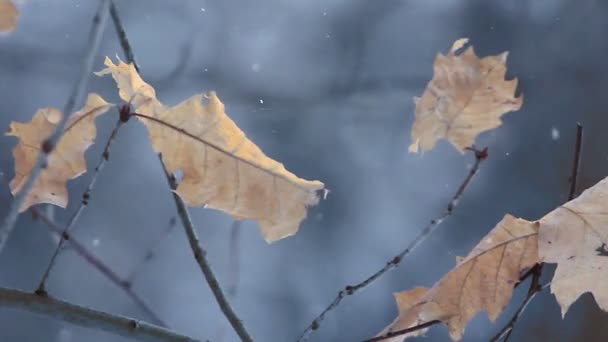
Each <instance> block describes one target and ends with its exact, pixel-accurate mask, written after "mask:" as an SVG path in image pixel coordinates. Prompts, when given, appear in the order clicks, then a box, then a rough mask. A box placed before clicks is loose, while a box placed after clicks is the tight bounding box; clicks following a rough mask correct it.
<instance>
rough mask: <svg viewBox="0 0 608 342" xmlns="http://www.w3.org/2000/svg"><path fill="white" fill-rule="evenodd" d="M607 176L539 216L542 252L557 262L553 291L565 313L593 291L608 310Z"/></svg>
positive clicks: (542, 257)
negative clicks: (579, 299)
mask: <svg viewBox="0 0 608 342" xmlns="http://www.w3.org/2000/svg"><path fill="white" fill-rule="evenodd" d="M606 244H608V178H605V179H603V180H602V181H600V182H599V183H597V184H596V185H594V186H593V187H591V188H589V189H587V190H585V191H584V192H583V193H582V194H581V195H580V196H579V197H577V198H575V199H574V200H572V201H570V202H568V203H566V204H564V205H562V206H561V207H558V208H557V209H555V210H553V211H552V212H550V213H549V214H547V215H546V216H545V217H543V218H542V219H541V220H540V232H539V255H540V257H541V259H542V260H543V261H544V262H548V263H557V269H556V270H555V274H554V276H553V280H552V281H551V292H552V293H553V294H555V297H556V298H557V301H558V303H559V304H560V306H561V310H562V316H563V315H565V314H566V311H568V308H569V307H570V305H572V303H574V302H575V301H576V299H577V298H578V297H579V296H580V295H582V294H583V293H585V292H591V294H593V297H594V298H595V301H596V302H597V304H598V306H599V307H600V308H601V309H602V310H604V311H608V247H607V246H606Z"/></svg>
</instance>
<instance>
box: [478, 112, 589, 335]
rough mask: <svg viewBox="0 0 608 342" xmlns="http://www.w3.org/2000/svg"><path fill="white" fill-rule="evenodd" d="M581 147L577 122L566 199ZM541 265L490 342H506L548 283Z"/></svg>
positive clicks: (573, 186)
mask: <svg viewBox="0 0 608 342" xmlns="http://www.w3.org/2000/svg"><path fill="white" fill-rule="evenodd" d="M582 149H583V126H582V125H581V124H580V123H578V122H577V124H576V140H575V143H574V158H573V160H572V172H571V174H570V178H569V179H568V180H569V181H570V189H569V191H568V201H571V200H573V199H574V196H575V195H576V181H577V178H578V172H579V169H580V163H581V151H582ZM543 266H544V263H540V264H537V265H535V266H534V267H533V268H532V269H531V274H532V281H531V282H530V288H529V289H528V294H527V295H526V298H525V299H524V301H523V302H522V303H521V304H520V305H519V308H517V311H515V313H514V314H513V316H511V319H510V320H509V321H508V322H507V324H505V326H504V327H503V328H502V329H500V331H499V332H498V333H496V335H494V337H492V339H491V340H490V341H491V342H496V341H500V340H501V339H503V338H504V340H503V341H504V342H507V341H508V340H509V337H511V333H512V332H513V329H514V328H515V324H517V322H518V321H519V319H520V318H521V316H522V314H523V313H524V310H526V308H527V307H528V304H530V302H531V301H532V299H534V297H535V296H536V294H537V293H538V292H540V291H542V290H543V289H545V288H546V287H547V286H549V284H545V285H544V286H541V285H540V276H541V275H542V272H543ZM528 274H529V273H528ZM521 281H523V280H521ZM521 281H520V282H521Z"/></svg>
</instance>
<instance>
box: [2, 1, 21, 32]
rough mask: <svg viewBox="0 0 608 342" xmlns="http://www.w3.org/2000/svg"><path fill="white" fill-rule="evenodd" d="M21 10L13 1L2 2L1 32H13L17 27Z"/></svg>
mask: <svg viewBox="0 0 608 342" xmlns="http://www.w3.org/2000/svg"><path fill="white" fill-rule="evenodd" d="M18 17H19V10H17V7H16V6H15V4H14V3H13V2H12V1H11V0H0V32H11V31H13V30H14V29H15V27H16V26H17V18H18Z"/></svg>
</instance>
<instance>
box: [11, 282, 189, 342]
mask: <svg viewBox="0 0 608 342" xmlns="http://www.w3.org/2000/svg"><path fill="white" fill-rule="evenodd" d="M0 307H3V308H10V309H18V310H22V311H27V312H31V313H35V314H39V315H44V316H47V317H49V318H53V319H58V320H61V321H64V322H68V323H72V324H74V325H77V326H80V327H84V328H91V329H95V330H101V331H105V332H109V333H111V334H115V335H118V336H122V337H125V338H133V339H137V340H139V341H142V342H197V341H199V340H196V339H194V338H192V337H189V336H185V335H180V334H178V333H176V332H173V331H171V330H168V329H165V328H161V327H158V326H155V325H152V324H149V323H145V322H142V321H138V320H135V319H133V318H129V317H125V316H120V315H114V314H109V313H106V312H102V311H97V310H93V309H90V308H87V307H84V306H79V305H75V304H71V303H68V302H65V301H61V300H59V299H54V298H51V297H48V296H40V295H37V294H34V293H28V292H24V291H19V290H13V289H8V288H0Z"/></svg>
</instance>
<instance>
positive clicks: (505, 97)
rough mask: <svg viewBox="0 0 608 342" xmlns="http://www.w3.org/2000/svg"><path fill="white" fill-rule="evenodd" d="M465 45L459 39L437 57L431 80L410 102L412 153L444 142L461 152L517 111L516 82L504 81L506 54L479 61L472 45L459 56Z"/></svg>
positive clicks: (410, 148)
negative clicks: (413, 113)
mask: <svg viewBox="0 0 608 342" xmlns="http://www.w3.org/2000/svg"><path fill="white" fill-rule="evenodd" d="M467 42H468V40H467V39H459V40H457V41H456V42H455V43H454V45H453V46H452V48H451V49H450V52H449V53H448V54H447V55H442V54H438V55H437V57H436V58H435V63H434V67H433V69H434V76H433V79H432V80H431V81H430V82H429V84H428V85H427V87H426V89H425V90H424V93H423V94H422V97H420V98H416V99H414V101H415V102H416V118H415V121H414V124H413V126H412V140H413V143H412V144H411V145H410V147H409V150H410V152H418V151H419V150H422V151H423V152H424V151H428V150H430V149H432V148H433V147H434V146H435V144H436V143H437V141H438V140H439V139H443V138H445V139H447V140H448V141H450V143H452V145H454V146H455V147H456V148H457V149H458V150H460V152H464V150H465V148H467V147H470V146H472V145H473V143H474V142H475V138H476V137H477V135H479V134H480V133H481V132H484V131H487V130H490V129H493V128H496V127H498V126H500V124H501V120H500V117H501V116H502V115H503V114H505V113H507V112H510V111H515V110H518V109H519V108H520V107H521V105H522V103H523V96H520V97H514V96H515V90H516V88H517V79H513V80H510V81H507V80H505V73H506V71H507V67H506V61H507V53H506V52H504V53H502V54H500V55H496V56H488V57H484V58H479V57H477V55H475V52H474V51H473V47H471V46H470V47H468V48H467V49H466V50H465V51H464V52H463V53H461V54H457V52H458V50H460V49H461V48H462V47H463V46H464V45H465V44H466V43H467Z"/></svg>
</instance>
